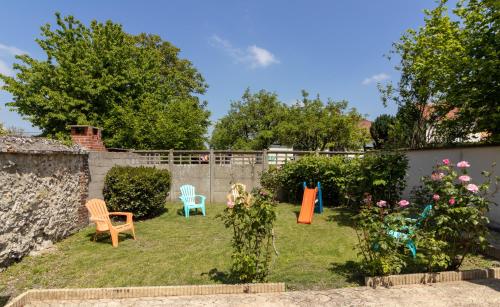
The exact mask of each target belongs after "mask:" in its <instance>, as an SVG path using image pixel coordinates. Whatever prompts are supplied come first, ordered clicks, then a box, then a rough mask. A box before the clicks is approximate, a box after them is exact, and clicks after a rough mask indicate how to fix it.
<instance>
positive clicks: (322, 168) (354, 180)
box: [261, 152, 408, 207]
mask: <svg viewBox="0 0 500 307" xmlns="http://www.w3.org/2000/svg"><path fill="white" fill-rule="evenodd" d="M407 168H408V160H407V158H406V156H405V155H404V154H402V153H389V152H382V153H369V154H366V155H365V156H364V157H357V158H354V157H347V156H341V155H338V156H333V157H327V156H315V155H310V156H305V157H302V158H301V159H299V160H297V161H294V162H289V163H287V164H285V165H283V166H282V167H281V168H279V169H277V168H271V169H269V170H268V171H267V172H265V173H263V175H262V177H261V184H262V186H264V187H266V188H268V189H270V190H272V191H274V192H277V191H279V190H282V191H285V192H287V194H288V197H289V200H292V201H297V200H300V199H301V197H302V193H303V182H306V183H307V184H308V185H311V186H315V185H316V183H317V182H318V181H319V182H321V185H322V188H323V200H324V201H325V203H326V204H331V205H333V204H335V205H347V206H354V207H357V206H358V205H359V204H360V201H361V198H362V196H361V195H363V194H364V193H368V194H370V195H372V197H374V198H378V199H386V200H388V201H391V202H393V203H395V202H396V200H398V199H399V197H400V195H401V192H402V191H403V189H404V187H405V184H406V180H405V175H406V169H407Z"/></svg>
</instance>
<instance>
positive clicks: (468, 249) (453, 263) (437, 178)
mask: <svg viewBox="0 0 500 307" xmlns="http://www.w3.org/2000/svg"><path fill="white" fill-rule="evenodd" d="M457 165H458V166H460V163H458V164H457ZM483 174H485V175H486V176H487V177H486V179H487V180H486V181H485V182H484V183H483V184H481V185H479V186H476V185H474V184H472V183H470V177H469V176H468V175H467V167H461V168H456V167H454V166H452V165H451V164H449V165H448V164H442V165H438V166H437V167H436V168H435V171H434V172H433V174H432V175H431V176H430V177H425V178H424V179H423V182H424V186H425V189H426V190H427V191H429V192H430V193H429V196H428V198H427V202H428V203H431V202H433V203H434V208H433V214H432V215H431V216H430V217H429V219H428V221H427V222H426V223H425V225H424V226H423V227H422V230H423V231H424V232H429V233H432V234H433V236H434V238H435V240H436V241H438V242H440V243H441V244H442V245H443V246H442V248H441V250H442V251H443V252H444V253H445V254H446V255H447V256H448V257H449V262H448V263H447V265H446V268H447V269H457V268H459V267H460V265H461V264H462V262H463V259H464V258H465V257H467V256H468V255H469V254H470V253H476V252H478V251H480V250H481V249H483V248H484V247H485V246H486V244H487V241H486V235H487V233H488V229H487V224H488V218H487V217H486V212H487V211H488V208H489V204H490V203H491V202H490V200H489V199H488V197H486V196H487V193H488V190H489V186H490V182H491V178H490V177H489V176H490V174H489V173H487V172H483ZM476 189H477V191H476Z"/></svg>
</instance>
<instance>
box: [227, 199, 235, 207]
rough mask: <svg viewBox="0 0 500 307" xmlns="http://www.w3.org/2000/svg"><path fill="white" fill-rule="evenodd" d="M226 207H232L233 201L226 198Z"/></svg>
mask: <svg viewBox="0 0 500 307" xmlns="http://www.w3.org/2000/svg"><path fill="white" fill-rule="evenodd" d="M227 207H228V208H233V207H234V202H232V201H230V200H228V201H227Z"/></svg>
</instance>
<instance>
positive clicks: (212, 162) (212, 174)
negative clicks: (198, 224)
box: [208, 149, 215, 204]
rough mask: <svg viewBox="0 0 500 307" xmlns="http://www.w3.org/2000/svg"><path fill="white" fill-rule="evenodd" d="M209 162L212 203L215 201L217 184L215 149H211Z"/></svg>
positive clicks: (210, 197)
mask: <svg viewBox="0 0 500 307" xmlns="http://www.w3.org/2000/svg"><path fill="white" fill-rule="evenodd" d="M208 164H209V165H210V170H209V172H210V179H209V181H210V183H209V184H210V195H209V199H210V203H211V204H212V203H213V202H214V184H215V155H214V150H213V149H210V156H209V159H208Z"/></svg>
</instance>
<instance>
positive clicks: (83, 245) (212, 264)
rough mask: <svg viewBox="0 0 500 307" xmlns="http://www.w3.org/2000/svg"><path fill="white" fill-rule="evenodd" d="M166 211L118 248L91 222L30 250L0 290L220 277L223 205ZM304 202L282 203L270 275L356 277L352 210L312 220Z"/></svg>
mask: <svg viewBox="0 0 500 307" xmlns="http://www.w3.org/2000/svg"><path fill="white" fill-rule="evenodd" d="M167 208H168V212H166V213H165V214H163V215H161V216H159V217H157V218H154V219H150V220H146V221H139V222H136V223H135V225H136V234H137V238H138V240H137V241H134V240H132V239H131V237H129V236H126V235H121V237H120V244H119V247H118V248H113V247H112V246H111V243H110V240H109V237H108V236H106V235H101V237H100V239H99V240H98V241H97V242H94V241H92V237H93V234H94V228H93V227H88V228H85V229H83V230H81V231H80V232H78V233H76V234H74V235H72V236H70V237H69V238H67V239H65V240H63V241H61V242H59V243H57V244H56V248H55V250H54V251H51V252H48V253H45V254H42V255H39V256H35V257H31V256H29V257H25V258H24V259H23V260H22V261H21V262H19V263H17V264H14V265H12V266H10V267H9V268H8V269H7V270H5V271H4V272H1V273H0V296H4V297H5V296H7V295H15V294H18V293H20V292H22V291H24V290H27V289H32V288H77V287H85V288H88V287H123V286H160V285H185V284H210V283H217V282H220V281H218V280H215V279H214V278H211V276H213V275H211V274H209V272H210V271H212V272H213V271H219V272H226V273H227V272H228V270H229V266H230V261H231V259H230V255H231V242H230V241H231V231H230V230H228V229H226V228H224V226H223V224H222V222H221V221H220V220H218V219H216V218H215V216H216V214H218V213H220V212H221V211H222V210H223V209H224V206H223V205H208V206H207V216H206V217H203V216H201V215H193V216H191V217H190V218H189V219H186V218H185V217H184V216H182V215H181V213H180V210H181V208H182V206H181V204H178V203H171V204H168V206H167ZM299 210H300V206H299V205H289V204H279V205H278V207H277V214H278V218H277V223H276V227H275V235H276V247H277V250H278V251H279V257H277V258H276V260H275V262H274V263H273V265H272V272H271V275H270V276H269V281H283V282H286V284H287V286H288V288H289V289H320V288H333V287H344V286H350V285H357V282H356V281H354V280H351V279H350V277H349V276H350V274H345V270H346V268H347V269H348V266H347V267H346V263H348V262H349V261H353V260H354V261H355V260H356V252H355V250H354V245H355V242H356V241H357V239H356V234H355V231H354V230H353V229H352V228H351V227H350V225H349V223H350V217H351V214H350V213H349V212H348V211H346V210H344V209H339V208H336V209H331V208H326V209H325V211H324V213H323V214H321V215H318V214H315V216H314V219H313V223H312V224H311V225H301V224H297V223H296V215H297V214H298V212H299Z"/></svg>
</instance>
